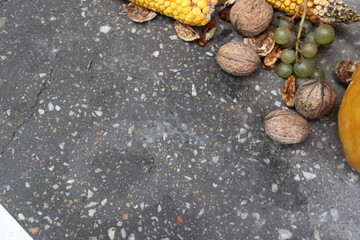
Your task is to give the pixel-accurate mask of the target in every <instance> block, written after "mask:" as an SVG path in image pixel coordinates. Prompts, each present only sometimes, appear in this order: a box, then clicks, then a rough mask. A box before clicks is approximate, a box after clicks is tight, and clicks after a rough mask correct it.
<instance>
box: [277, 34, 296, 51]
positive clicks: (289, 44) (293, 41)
mask: <svg viewBox="0 0 360 240" xmlns="http://www.w3.org/2000/svg"><path fill="white" fill-rule="evenodd" d="M296 41H297V39H296V35H295V33H294V32H292V33H291V38H290V41H289V42H287V43H285V44H282V45H281V46H283V47H284V48H294V47H295V45H296Z"/></svg>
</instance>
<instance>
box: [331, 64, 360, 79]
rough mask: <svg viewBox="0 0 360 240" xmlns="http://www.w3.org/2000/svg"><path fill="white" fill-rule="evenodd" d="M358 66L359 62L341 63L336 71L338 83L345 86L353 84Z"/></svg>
mask: <svg viewBox="0 0 360 240" xmlns="http://www.w3.org/2000/svg"><path fill="white" fill-rule="evenodd" d="M358 66H360V62H358V61H351V60H342V61H341V62H339V63H338V64H337V65H336V67H335V70H334V72H335V75H336V76H337V78H338V81H339V82H341V83H343V84H345V85H349V83H350V82H351V76H352V75H353V73H354V72H355V69H356V68H357V67H358Z"/></svg>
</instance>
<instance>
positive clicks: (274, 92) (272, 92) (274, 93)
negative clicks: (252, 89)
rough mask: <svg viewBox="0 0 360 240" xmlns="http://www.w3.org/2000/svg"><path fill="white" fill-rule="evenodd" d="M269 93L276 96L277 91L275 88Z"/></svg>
mask: <svg viewBox="0 0 360 240" xmlns="http://www.w3.org/2000/svg"><path fill="white" fill-rule="evenodd" d="M270 93H271V94H272V95H274V96H277V95H278V93H277V91H276V90H272V91H271V92H270Z"/></svg>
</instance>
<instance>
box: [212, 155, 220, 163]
mask: <svg viewBox="0 0 360 240" xmlns="http://www.w3.org/2000/svg"><path fill="white" fill-rule="evenodd" d="M211 160H212V162H213V163H218V162H219V156H214V157H212V159H211Z"/></svg>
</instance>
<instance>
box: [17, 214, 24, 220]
mask: <svg viewBox="0 0 360 240" xmlns="http://www.w3.org/2000/svg"><path fill="white" fill-rule="evenodd" d="M18 220H19V221H24V220H25V216H24V214H22V213H19V214H18Z"/></svg>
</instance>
